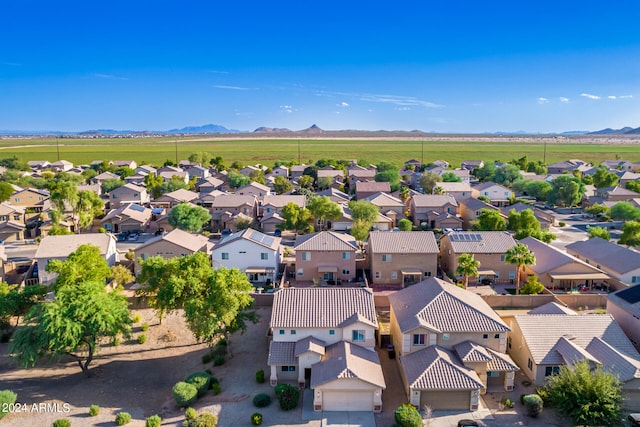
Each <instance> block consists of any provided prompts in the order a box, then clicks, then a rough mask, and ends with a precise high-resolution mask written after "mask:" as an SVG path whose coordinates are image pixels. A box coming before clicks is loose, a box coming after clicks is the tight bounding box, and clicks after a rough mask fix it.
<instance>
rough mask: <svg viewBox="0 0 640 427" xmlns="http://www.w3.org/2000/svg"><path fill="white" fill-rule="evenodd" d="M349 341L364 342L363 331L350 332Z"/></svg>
mask: <svg viewBox="0 0 640 427" xmlns="http://www.w3.org/2000/svg"><path fill="white" fill-rule="evenodd" d="M351 341H359V342H362V341H364V331H363V330H353V331H351Z"/></svg>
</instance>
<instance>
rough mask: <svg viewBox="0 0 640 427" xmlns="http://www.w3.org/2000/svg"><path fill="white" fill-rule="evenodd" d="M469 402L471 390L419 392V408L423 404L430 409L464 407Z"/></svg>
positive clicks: (422, 406) (467, 405) (467, 408)
mask: <svg viewBox="0 0 640 427" xmlns="http://www.w3.org/2000/svg"><path fill="white" fill-rule="evenodd" d="M470 404H471V392H470V391H468V390H461V391H423V392H422V393H420V409H422V408H424V407H425V405H428V406H430V407H431V409H466V410H469V406H470Z"/></svg>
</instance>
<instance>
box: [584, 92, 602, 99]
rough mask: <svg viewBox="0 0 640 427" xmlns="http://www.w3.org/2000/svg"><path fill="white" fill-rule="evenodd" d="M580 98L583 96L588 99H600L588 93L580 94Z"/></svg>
mask: <svg viewBox="0 0 640 427" xmlns="http://www.w3.org/2000/svg"><path fill="white" fill-rule="evenodd" d="M580 96H584V97H585V98H589V99H600V97H599V96H598V95H591V94H590V93H581V94H580Z"/></svg>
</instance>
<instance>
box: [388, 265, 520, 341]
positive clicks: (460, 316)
mask: <svg viewBox="0 0 640 427" xmlns="http://www.w3.org/2000/svg"><path fill="white" fill-rule="evenodd" d="M389 302H390V304H391V307H392V308H393V311H394V313H395V316H396V319H397V320H398V324H399V326H400V331H401V332H403V333H404V332H406V331H410V330H412V329H414V328H417V327H424V328H427V329H429V330H432V331H436V332H507V331H509V330H510V329H509V327H508V326H507V325H506V324H505V323H504V322H503V321H502V319H500V316H498V314H496V312H495V311H493V309H492V308H491V307H489V305H488V304H487V303H486V302H485V301H484V300H483V299H482V297H480V296H479V295H476V294H474V293H473V292H469V291H466V290H464V289H461V288H459V287H457V286H455V285H451V284H449V283H447V282H445V281H443V280H440V279H436V278H435V277H431V278H429V279H427V280H424V281H422V282H420V283H417V284H415V285H412V286H409V287H408V288H405V289H402V290H401V291H397V292H395V293H394V294H391V295H389Z"/></svg>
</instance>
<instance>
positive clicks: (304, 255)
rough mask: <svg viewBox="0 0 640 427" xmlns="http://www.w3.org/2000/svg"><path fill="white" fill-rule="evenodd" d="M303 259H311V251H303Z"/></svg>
mask: <svg viewBox="0 0 640 427" xmlns="http://www.w3.org/2000/svg"><path fill="white" fill-rule="evenodd" d="M302 261H311V252H302Z"/></svg>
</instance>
